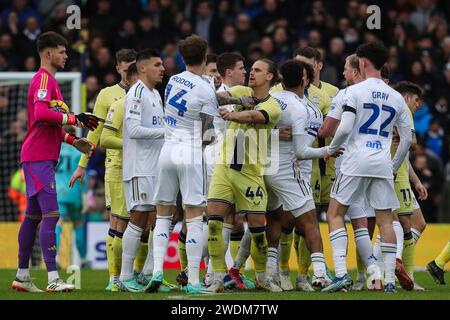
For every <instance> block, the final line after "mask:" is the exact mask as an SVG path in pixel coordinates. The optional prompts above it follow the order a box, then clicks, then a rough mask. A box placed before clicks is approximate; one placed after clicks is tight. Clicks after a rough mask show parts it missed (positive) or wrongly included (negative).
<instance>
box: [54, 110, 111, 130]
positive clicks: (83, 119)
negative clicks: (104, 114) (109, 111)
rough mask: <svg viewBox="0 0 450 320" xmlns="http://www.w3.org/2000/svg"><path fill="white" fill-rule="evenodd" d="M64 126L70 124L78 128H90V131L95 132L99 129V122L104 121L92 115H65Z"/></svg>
mask: <svg viewBox="0 0 450 320" xmlns="http://www.w3.org/2000/svg"><path fill="white" fill-rule="evenodd" d="M63 116H64V117H63V124H70V125H74V126H77V127H82V128H88V129H89V130H95V129H96V128H97V127H98V122H99V121H102V120H103V119H100V118H99V117H97V116H95V115H93V114H92V113H87V112H86V113H80V114H77V115H75V114H73V113H69V114H67V115H66V114H65V115H63Z"/></svg>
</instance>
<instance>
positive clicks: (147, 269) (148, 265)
mask: <svg viewBox="0 0 450 320" xmlns="http://www.w3.org/2000/svg"><path fill="white" fill-rule="evenodd" d="M147 244H148V251H147V258H146V259H145V264H144V268H143V269H142V272H143V273H144V274H145V275H146V276H148V275H151V274H153V262H154V261H153V231H151V230H150V232H149V234H148V243H147Z"/></svg>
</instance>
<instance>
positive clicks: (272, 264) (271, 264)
mask: <svg viewBox="0 0 450 320" xmlns="http://www.w3.org/2000/svg"><path fill="white" fill-rule="evenodd" d="M277 269H278V248H273V247H269V248H268V249H267V262H266V271H268V272H269V273H276V272H277Z"/></svg>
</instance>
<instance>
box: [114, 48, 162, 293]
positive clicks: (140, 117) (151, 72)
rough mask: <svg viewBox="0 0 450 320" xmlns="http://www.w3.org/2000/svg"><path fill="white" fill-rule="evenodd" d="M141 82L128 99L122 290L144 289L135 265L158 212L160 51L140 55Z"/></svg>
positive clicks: (125, 138)
mask: <svg viewBox="0 0 450 320" xmlns="http://www.w3.org/2000/svg"><path fill="white" fill-rule="evenodd" d="M136 66H137V69H138V72H139V80H138V81H137V82H136V83H135V84H134V85H133V86H132V87H131V88H130V90H129V91H128V93H127V96H126V99H125V110H124V123H123V154H124V155H126V156H124V157H123V166H122V170H123V180H124V193H125V201H126V206H127V210H128V211H129V212H130V222H129V223H128V226H127V228H126V230H125V232H124V234H123V239H122V243H123V244H122V269H121V273H120V281H121V283H122V284H123V286H121V287H122V289H127V290H128V291H133V292H136V291H140V290H142V289H143V287H142V286H141V285H139V284H138V283H137V282H136V280H135V278H134V276H133V262H134V259H135V257H136V252H137V250H138V247H139V242H140V239H141V235H142V232H143V231H144V229H145V228H146V226H147V221H148V218H149V215H150V213H151V212H153V213H154V212H155V203H154V201H153V196H154V192H155V180H156V174H157V170H156V168H157V167H156V164H157V159H158V157H159V153H160V151H161V147H162V145H163V142H164V127H163V105H162V101H161V97H160V95H159V93H158V91H157V90H156V89H155V86H156V85H157V84H158V83H161V81H162V78H163V74H164V66H163V63H162V60H161V58H160V54H159V52H158V51H156V50H152V49H145V50H142V51H141V52H139V53H138V54H137V58H136Z"/></svg>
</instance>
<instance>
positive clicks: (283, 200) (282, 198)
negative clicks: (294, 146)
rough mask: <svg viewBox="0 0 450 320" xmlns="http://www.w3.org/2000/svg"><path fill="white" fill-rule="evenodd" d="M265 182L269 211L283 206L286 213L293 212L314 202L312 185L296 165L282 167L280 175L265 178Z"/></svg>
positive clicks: (279, 170) (279, 171)
mask: <svg viewBox="0 0 450 320" xmlns="http://www.w3.org/2000/svg"><path fill="white" fill-rule="evenodd" d="M264 181H265V183H266V187H267V194H268V202H267V209H268V210H275V209H278V208H279V207H280V206H281V205H282V206H283V210H284V211H293V210H295V209H299V208H301V207H303V206H304V205H305V203H306V202H307V201H308V200H313V195H312V190H311V185H310V183H309V181H308V180H305V179H304V178H303V177H302V176H301V174H300V171H299V170H298V166H297V165H296V164H295V163H291V165H280V167H279V169H278V173H277V174H275V175H270V176H264ZM313 204H314V201H313ZM310 210H311V209H310ZM305 212H306V211H305ZM303 213H304V212H303Z"/></svg>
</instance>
